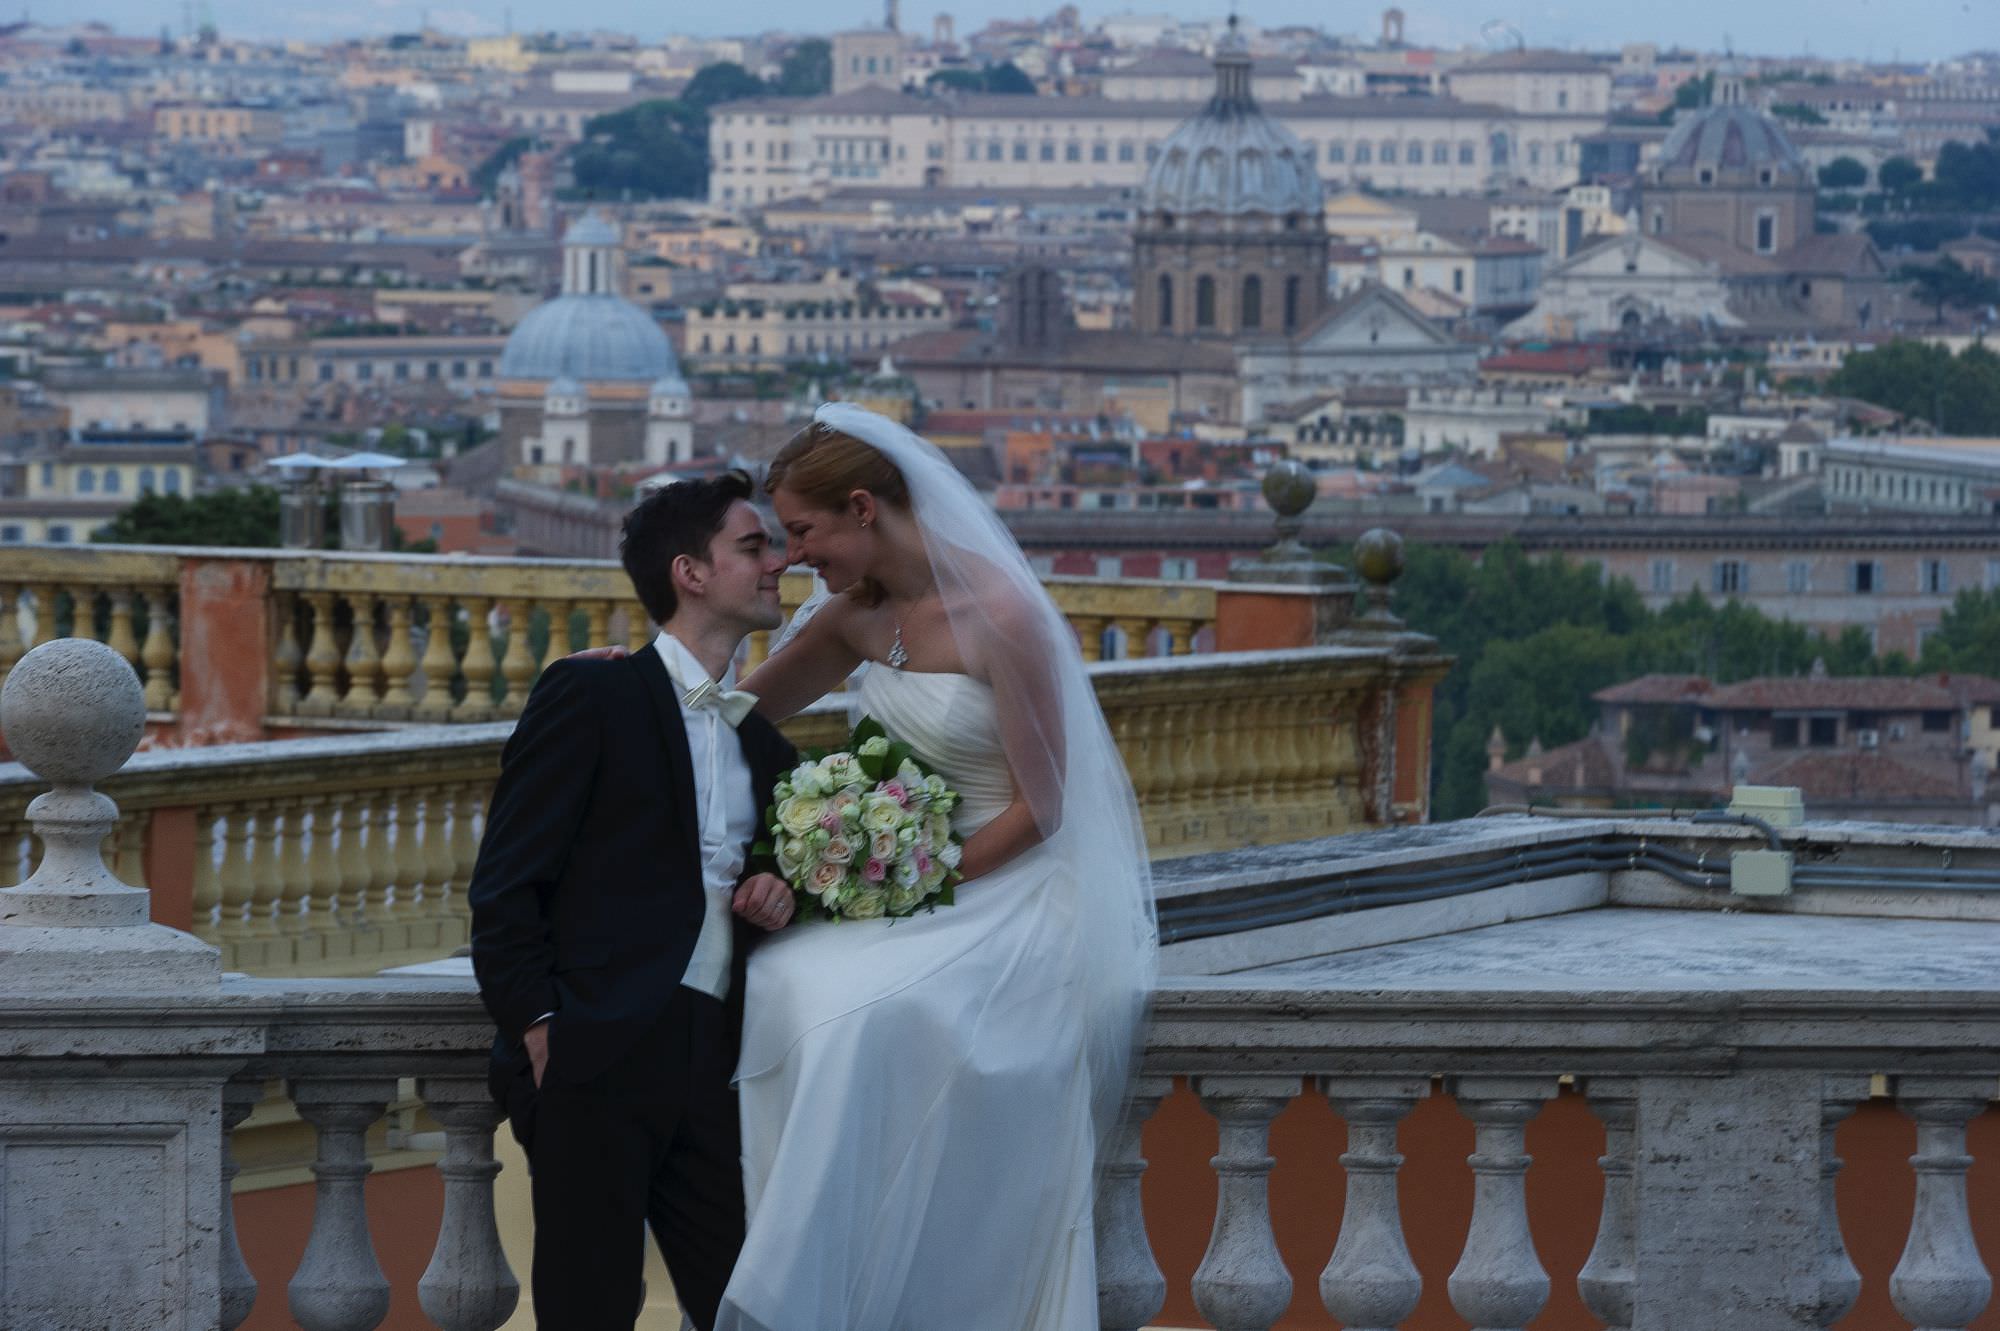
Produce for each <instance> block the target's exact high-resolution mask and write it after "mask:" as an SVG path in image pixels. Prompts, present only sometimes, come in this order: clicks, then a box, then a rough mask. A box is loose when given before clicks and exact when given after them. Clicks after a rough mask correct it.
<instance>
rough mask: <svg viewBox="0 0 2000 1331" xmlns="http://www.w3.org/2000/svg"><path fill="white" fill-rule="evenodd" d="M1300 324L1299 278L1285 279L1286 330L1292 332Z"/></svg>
mask: <svg viewBox="0 0 2000 1331" xmlns="http://www.w3.org/2000/svg"><path fill="white" fill-rule="evenodd" d="M1298 326H1299V279H1298V278H1296V277H1288V278H1286V279H1285V331H1286V332H1288V333H1289V332H1291V331H1292V330H1293V329H1294V328H1297V327H1298Z"/></svg>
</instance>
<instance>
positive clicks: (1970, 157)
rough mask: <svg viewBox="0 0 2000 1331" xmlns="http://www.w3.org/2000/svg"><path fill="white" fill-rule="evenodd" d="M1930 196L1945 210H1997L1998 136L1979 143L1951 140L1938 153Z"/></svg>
mask: <svg viewBox="0 0 2000 1331" xmlns="http://www.w3.org/2000/svg"><path fill="white" fill-rule="evenodd" d="M1933 175H1934V177H1935V179H1934V180H1933V182H1932V193H1933V195H1934V196H1935V197H1936V199H1937V200H1938V201H1939V202H1940V203H1943V204H1945V205H1947V206H1950V207H1956V208H1966V209H1970V210H1972V211H1974V212H1991V211H1992V210H1994V209H1996V208H2000V134H1996V132H1995V131H1994V130H1992V129H1989V130H1987V131H1986V138H1985V140H1984V141H1983V142H1979V143H1962V142H1959V141H1957V140H1953V141H1952V142H1950V143H1947V144H1945V145H1944V147H1943V148H1940V149H1939V150H1938V158H1937V166H1936V168H1935V169H1934V171H1933Z"/></svg>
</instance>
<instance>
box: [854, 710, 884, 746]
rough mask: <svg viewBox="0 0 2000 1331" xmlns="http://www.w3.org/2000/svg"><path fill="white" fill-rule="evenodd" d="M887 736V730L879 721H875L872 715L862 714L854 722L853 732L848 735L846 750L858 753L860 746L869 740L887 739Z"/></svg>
mask: <svg viewBox="0 0 2000 1331" xmlns="http://www.w3.org/2000/svg"><path fill="white" fill-rule="evenodd" d="M888 737H889V732H888V731H887V730H886V729H884V728H883V725H882V723H881V722H880V721H877V720H876V719H875V718H874V717H872V716H864V717H862V718H861V720H860V721H858V722H856V723H855V726H854V733H853V734H852V735H850V736H848V739H847V751H848V752H849V753H859V752H861V746H862V745H863V744H866V743H867V742H868V741H869V740H871V739H887V738H888Z"/></svg>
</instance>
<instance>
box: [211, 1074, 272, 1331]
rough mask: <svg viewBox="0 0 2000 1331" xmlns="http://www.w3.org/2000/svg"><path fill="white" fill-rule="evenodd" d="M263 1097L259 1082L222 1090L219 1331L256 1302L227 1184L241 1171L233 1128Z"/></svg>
mask: <svg viewBox="0 0 2000 1331" xmlns="http://www.w3.org/2000/svg"><path fill="white" fill-rule="evenodd" d="M263 1098H264V1083H263V1082H262V1081H261V1080H247V1081H230V1082H226V1083H225V1084H224V1085H223V1087H222V1236H221V1237H222V1241H221V1243H219V1244H218V1245H217V1248H218V1250H219V1253H220V1256H221V1260H222V1322H221V1327H222V1331H235V1328H237V1327H239V1326H241V1325H243V1323H244V1322H245V1321H247V1320H249V1317H250V1309H251V1308H252V1307H253V1306H254V1305H255V1304H256V1302H257V1277H256V1276H254V1275H252V1274H251V1273H250V1264H249V1263H248V1262H245V1261H244V1260H243V1245H242V1244H240V1243H238V1242H237V1241H236V1199H235V1198H234V1196H233V1195H232V1194H231V1188H230V1184H231V1183H233V1182H234V1181H235V1178H236V1175H237V1174H238V1173H240V1172H241V1170H242V1167H241V1166H240V1165H238V1164H237V1163H236V1127H237V1125H238V1124H239V1123H241V1122H242V1121H243V1120H244V1119H246V1118H248V1117H250V1111H251V1110H253V1109H255V1108H256V1107H257V1105H258V1104H259V1103H260V1102H261V1101H262V1100H263Z"/></svg>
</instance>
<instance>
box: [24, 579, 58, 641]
mask: <svg viewBox="0 0 2000 1331" xmlns="http://www.w3.org/2000/svg"><path fill="white" fill-rule="evenodd" d="M26 590H27V591H28V592H29V593H30V595H31V597H32V600H33V604H34V620H35V627H34V631H33V632H32V633H30V634H29V636H28V647H29V649H30V650H33V649H34V648H36V647H39V646H41V645H42V644H43V643H45V642H53V641H54V640H55V638H56V589H55V584H53V583H48V582H36V583H30V584H28V586H27V588H26Z"/></svg>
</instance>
